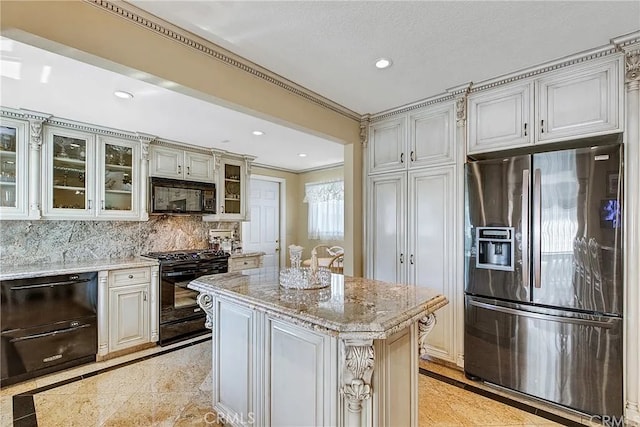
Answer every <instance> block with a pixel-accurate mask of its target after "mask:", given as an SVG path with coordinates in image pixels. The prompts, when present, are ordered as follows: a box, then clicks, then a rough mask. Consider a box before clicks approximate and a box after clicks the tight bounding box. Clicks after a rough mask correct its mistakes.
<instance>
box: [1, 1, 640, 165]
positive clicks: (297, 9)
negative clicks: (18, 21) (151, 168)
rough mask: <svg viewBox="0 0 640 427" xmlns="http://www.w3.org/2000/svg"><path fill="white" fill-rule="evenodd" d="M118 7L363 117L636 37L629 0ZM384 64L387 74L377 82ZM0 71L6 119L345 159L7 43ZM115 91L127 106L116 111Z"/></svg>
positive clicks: (264, 158) (637, 16) (282, 156)
mask: <svg viewBox="0 0 640 427" xmlns="http://www.w3.org/2000/svg"><path fill="white" fill-rule="evenodd" d="M129 3H132V4H134V5H135V6H137V7H139V8H141V9H144V10H146V11H148V12H149V13H152V14H154V15H157V16H158V17H160V18H162V19H165V20H167V21H169V22H171V23H173V24H175V25H177V26H179V27H182V28H184V29H186V30H188V31H191V32H193V33H195V34H197V35H199V36H201V37H203V38H206V39H208V40H210V41H212V42H213V43H216V44H218V45H220V46H222V47H224V48H226V49H228V50H230V51H232V52H234V53H236V54H238V55H240V56H243V57H245V58H246V59H248V60H250V61H252V62H254V63H256V64H258V65H261V66H263V67H265V68H267V69H269V70H271V71H273V72H275V73H277V74H280V75H281V76H283V77H285V78H287V79H289V80H291V81H293V82H295V83H297V84H299V85H302V86H304V87H306V88H308V89H310V90H312V91H314V92H316V93H318V94H320V95H322V96H324V97H326V98H329V99H331V100H333V101H335V102H337V103H338V104H341V105H343V106H345V107H347V108H349V109H351V110H353V111H356V112H358V113H362V114H364V113H377V112H381V111H384V110H387V109H390V108H394V107H397V106H400V105H404V104H407V103H411V102H414V101H417V100H420V99H424V98H427V97H430V96H434V95H437V94H440V93H442V92H444V91H445V90H446V89H447V88H450V87H454V86H458V85H461V84H465V83H468V82H471V81H474V82H479V81H482V80H484V79H488V78H492V77H496V76H499V75H501V74H505V73H509V72H513V71H517V70H519V69H523V68H526V67H529V66H533V65H536V64H540V63H542V62H546V61H549V60H553V59H556V58H559V57H562V56H566V55H570V54H573V53H576V52H580V51H583V50H587V49H591V48H594V47H597V46H601V45H604V44H607V43H608V41H609V39H610V38H612V37H617V36H620V35H623V34H626V33H629V32H632V31H637V30H638V29H640V2H638V1H632V2H618V1H603V2H591V1H588V2H582V1H570V2H553V1H533V2H529V1H511V2H506V1H499V2H485V1H482V2H479V1H478V2H467V1H446V2H436V1H420V2H409V1H406V2H391V1H388V2H387V1H374V2H369V1H366V2H365V1H329V2H324V1H284V2H280V1H258V2H252V1H184V0H180V1H130V2H129ZM383 56H385V57H389V58H391V59H392V60H393V66H392V67H391V68H388V69H386V70H378V69H376V68H375V67H374V66H373V63H374V61H375V59H377V58H379V57H383ZM0 59H1V60H2V67H1V68H0V71H1V74H2V81H1V83H2V92H1V95H0V103H1V104H2V106H5V107H13V108H26V109H31V110H36V111H42V112H47V113H51V114H54V115H55V116H58V117H63V118H69V119H73V120H78V121H83V122H87V123H92V124H97V125H101V126H107V127H113V128H117V129H122V130H128V131H138V132H144V133H149V134H152V135H157V136H159V137H162V138H165V139H169V140H175V141H180V142H185V143H189V144H193V145H198V146H202V147H208V148H218V149H224V150H228V151H232V152H236V153H242V154H250V155H253V156H256V157H257V160H256V162H257V163H259V164H263V165H269V166H274V167H278V168H283V169H287V170H291V171H303V170H308V169H313V168H318V167H323V166H327V165H333V164H337V163H340V162H342V161H343V158H344V154H343V153H344V151H343V146H342V145H340V144H338V143H335V142H332V141H328V140H325V139H322V138H319V137H317V136H314V135H311V134H307V133H304V132H301V131H299V130H294V129H291V128H287V127H285V126H282V125H279V124H276V123H272V122H269V121H266V120H263V119H261V118H257V117H253V116H250V115H248V114H244V113H241V112H238V111H234V110H230V109H228V108H225V107H222V106H218V105H215V104H212V103H209V102H206V101H203V100H200V99H196V98H192V97H189V96H187V95H184V94H181V93H178V92H176V91H172V90H170V88H171V82H163V83H164V84H162V85H154V84H151V83H146V82H143V81H141V80H136V79H133V78H131V77H127V76H124V75H122V74H119V73H115V72H112V71H108V70H105V69H102V68H98V67H96V66H93V65H89V64H86V63H83V62H80V61H77V60H75V59H71V58H68V57H65V56H61V55H58V54H54V53H51V52H48V51H45V50H42V49H39V48H36V47H33V46H29V45H26V44H23V43H19V42H17V41H13V40H8V39H2V43H1V46H0ZM47 69H48V70H49V71H45V70H47ZM47 73H48V74H47ZM45 74H47V76H46V79H45V78H44V77H45ZM116 89H121V90H125V91H128V92H131V93H133V94H134V95H135V97H134V99H133V100H129V101H125V100H121V99H118V98H115V97H114V96H113V91H114V90H116ZM253 130H261V131H263V132H264V133H265V134H264V135H262V136H259V137H257V136H254V135H252V134H251V132H252V131H253ZM223 141H225V142H223ZM300 153H304V154H307V156H306V157H304V158H303V157H299V156H298V154H300Z"/></svg>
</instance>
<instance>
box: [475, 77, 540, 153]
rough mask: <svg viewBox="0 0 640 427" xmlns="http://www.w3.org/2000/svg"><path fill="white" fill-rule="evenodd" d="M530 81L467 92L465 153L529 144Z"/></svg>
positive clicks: (530, 139) (530, 125)
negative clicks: (467, 138) (467, 125)
mask: <svg viewBox="0 0 640 427" xmlns="http://www.w3.org/2000/svg"><path fill="white" fill-rule="evenodd" d="M532 125H533V82H531V81H529V82H525V83H518V84H514V85H507V86H504V87H500V88H499V89H495V90H490V91H485V92H480V93H477V94H473V95H470V96H469V129H468V131H469V147H468V152H469V154H473V153H476V152H483V151H490V150H500V149H507V148H514V147H521V146H526V145H529V144H533V132H532V131H531V128H532Z"/></svg>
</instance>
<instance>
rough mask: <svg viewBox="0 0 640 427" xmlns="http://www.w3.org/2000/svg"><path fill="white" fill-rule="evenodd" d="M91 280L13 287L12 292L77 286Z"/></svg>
mask: <svg viewBox="0 0 640 427" xmlns="http://www.w3.org/2000/svg"><path fill="white" fill-rule="evenodd" d="M87 282H90V280H88V279H85V280H65V281H64V282H53V283H41V284H39V285H24V286H13V287H11V290H12V291H21V290H23V289H37V288H51V287H54V286H65V285H76V284H80V283H87Z"/></svg>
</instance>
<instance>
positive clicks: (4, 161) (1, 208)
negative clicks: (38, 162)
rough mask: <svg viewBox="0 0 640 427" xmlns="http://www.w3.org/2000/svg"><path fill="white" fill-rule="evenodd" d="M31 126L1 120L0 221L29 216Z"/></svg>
mask: <svg viewBox="0 0 640 427" xmlns="http://www.w3.org/2000/svg"><path fill="white" fill-rule="evenodd" d="M27 129H28V122H26V121H20V120H13V119H9V118H6V117H0V219H17V218H25V217H26V216H27V214H28V203H29V200H28V191H27V190H28V188H29V184H28V180H29V176H28V170H27V165H28V159H27V157H28V152H29V151H28V135H27Z"/></svg>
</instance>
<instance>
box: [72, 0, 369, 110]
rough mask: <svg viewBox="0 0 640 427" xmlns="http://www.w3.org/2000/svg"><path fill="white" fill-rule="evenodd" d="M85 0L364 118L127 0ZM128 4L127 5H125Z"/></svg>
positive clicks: (320, 102) (325, 105)
mask: <svg viewBox="0 0 640 427" xmlns="http://www.w3.org/2000/svg"><path fill="white" fill-rule="evenodd" d="M84 1H85V2H87V3H89V4H91V5H93V6H96V7H99V8H100V9H102V10H105V11H107V12H110V13H113V14H115V15H117V16H119V17H120V18H122V19H126V20H128V21H131V22H133V23H135V24H137V25H140V26H142V27H144V28H146V29H147V30H149V31H153V32H155V33H158V34H160V35H162V36H163V37H168V38H170V39H172V40H174V41H176V42H178V43H180V44H182V45H183V46H185V47H188V48H191V49H195V50H197V51H198V52H200V53H203V54H205V55H208V56H210V57H212V58H214V59H217V60H219V61H222V62H224V63H225V64H227V65H230V66H232V67H235V68H237V69H239V70H241V71H244V72H246V73H249V74H251V75H252V76H254V77H257V78H259V79H262V80H264V81H266V82H268V83H271V84H273V85H276V86H278V87H280V88H282V89H284V90H286V91H288V92H291V93H293V94H295V95H298V96H300V97H302V98H304V99H306V100H307V101H310V102H312V103H314V104H316V105H319V106H321V107H323V108H326V109H328V110H332V111H334V112H336V113H338V114H341V115H343V116H345V117H347V118H350V119H352V120H357V121H359V120H360V114H359V113H356V112H355V111H352V110H350V109H348V108H346V107H344V106H342V105H340V104H338V103H336V102H334V101H332V100H330V99H328V98H325V97H323V96H321V95H319V94H317V93H315V92H313V91H311V90H309V89H307V88H305V87H303V86H300V85H298V84H297V83H295V82H292V81H291V80H288V79H286V78H284V77H282V76H280V75H279V74H276V73H274V72H272V71H270V70H268V69H266V68H264V67H261V66H259V65H258V64H255V63H253V62H251V61H249V60H247V59H245V58H242V57H241V56H239V55H236V54H233V53H232V52H230V51H228V50H226V49H224V48H222V47H220V46H218V45H216V44H214V43H212V42H210V41H208V40H205V39H204V38H201V37H199V36H197V35H195V34H193V33H190V32H188V31H186V30H184V29H182V28H179V27H177V26H175V25H172V24H170V23H168V22H166V21H164V20H162V19H160V18H158V17H156V16H153V15H151V14H149V13H147V12H145V11H143V10H141V9H138V8H137V7H135V6H133V5H130V4H127V3H124V2H118V3H117V4H116V3H115V2H110V1H106V0H84ZM124 5H126V8H125V7H124Z"/></svg>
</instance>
